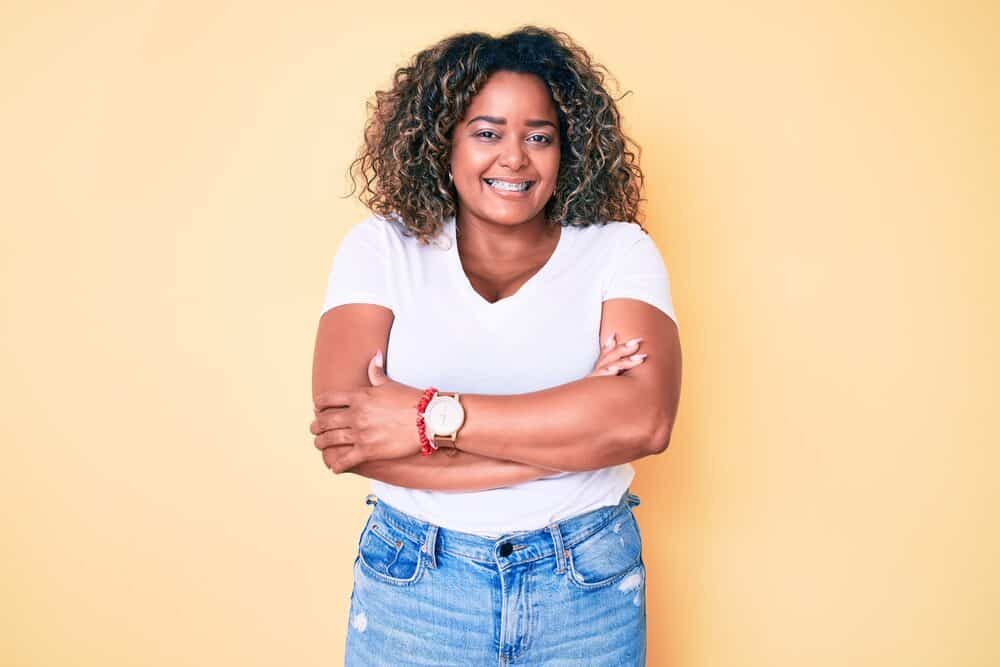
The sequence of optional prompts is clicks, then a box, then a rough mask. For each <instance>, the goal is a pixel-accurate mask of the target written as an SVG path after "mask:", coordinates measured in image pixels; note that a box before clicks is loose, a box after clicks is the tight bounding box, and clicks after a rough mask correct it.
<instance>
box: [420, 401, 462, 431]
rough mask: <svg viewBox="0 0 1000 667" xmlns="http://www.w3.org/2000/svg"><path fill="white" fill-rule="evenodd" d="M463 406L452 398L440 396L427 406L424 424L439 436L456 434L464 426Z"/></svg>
mask: <svg viewBox="0 0 1000 667" xmlns="http://www.w3.org/2000/svg"><path fill="white" fill-rule="evenodd" d="M463 417H464V414H463V412H462V406H461V405H460V404H459V402H458V401H456V400H455V399H454V398H452V397H451V396H439V397H437V398H435V399H434V400H433V401H431V402H430V404H429V405H428V406H427V410H426V412H425V413H424V422H425V423H426V424H427V428H428V429H429V430H431V431H433V432H434V433H436V434H438V435H447V434H450V433H454V432H455V431H456V430H457V429H458V427H459V426H461V425H462V419H463Z"/></svg>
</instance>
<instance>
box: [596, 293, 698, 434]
mask: <svg viewBox="0 0 1000 667" xmlns="http://www.w3.org/2000/svg"><path fill="white" fill-rule="evenodd" d="M611 332H615V334H616V338H617V341H618V343H619V344H620V343H623V342H625V341H627V340H629V339H632V338H642V342H641V343H640V344H639V352H640V353H644V354H646V355H648V356H647V357H646V359H645V361H643V362H642V363H641V364H639V365H638V366H633V367H632V368H629V369H628V370H627V371H626V372H625V373H624V374H623V375H622V376H621V377H622V378H623V379H625V380H626V381H629V382H635V383H637V384H638V385H639V386H640V387H641V390H640V391H639V392H637V395H639V396H641V397H642V399H641V400H645V401H648V402H649V406H650V410H649V414H650V416H651V423H650V425H649V430H650V436H651V439H652V440H653V442H652V443H651V449H652V451H656V452H659V451H662V450H663V449H666V447H667V443H668V442H669V440H670V432H671V431H672V430H673V425H674V419H675V417H676V416H677V405H678V403H679V402H680V390H681V346H680V336H679V334H678V329H677V324H676V323H675V322H674V320H672V319H671V318H669V317H667V315H666V314H665V313H664V312H663V311H662V310H660V309H659V308H656V307H654V306H652V305H650V304H649V303H646V302H645V301H640V300H638V299H633V298H615V299H609V300H607V301H605V302H604V306H603V308H602V310H601V336H600V340H607V338H608V336H610V335H611Z"/></svg>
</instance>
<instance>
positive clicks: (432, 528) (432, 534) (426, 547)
mask: <svg viewBox="0 0 1000 667" xmlns="http://www.w3.org/2000/svg"><path fill="white" fill-rule="evenodd" d="M437 532H438V527H437V526H436V525H435V524H433V523H432V524H430V525H429V526H428V528H427V536H426V537H425V538H424V544H423V546H422V547H420V550H421V551H423V552H424V555H426V556H427V565H428V566H429V567H433V568H436V567H437V558H435V551H437V547H436V543H437Z"/></svg>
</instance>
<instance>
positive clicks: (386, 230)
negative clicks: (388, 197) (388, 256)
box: [341, 214, 407, 252]
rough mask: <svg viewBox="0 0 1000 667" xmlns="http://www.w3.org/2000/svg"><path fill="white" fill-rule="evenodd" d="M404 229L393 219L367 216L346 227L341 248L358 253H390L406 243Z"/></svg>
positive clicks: (374, 215)
mask: <svg viewBox="0 0 1000 667" xmlns="http://www.w3.org/2000/svg"><path fill="white" fill-rule="evenodd" d="M406 238H407V237H406V229H405V227H404V226H403V225H402V223H400V222H399V221H397V220H396V219H394V218H391V217H384V216H381V215H376V214H373V215H369V216H367V217H365V218H363V219H361V220H359V221H357V222H355V223H353V224H351V225H350V226H348V228H347V231H346V232H345V233H344V236H343V237H342V240H341V246H342V247H350V248H352V249H357V251H358V252H364V251H369V252H380V251H381V252H391V251H392V250H393V249H394V248H398V247H400V244H401V243H405V242H406Z"/></svg>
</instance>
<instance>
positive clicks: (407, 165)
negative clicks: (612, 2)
mask: <svg viewBox="0 0 1000 667" xmlns="http://www.w3.org/2000/svg"><path fill="white" fill-rule="evenodd" d="M501 70H503V71H512V72H518V73H524V74H534V75H537V76H538V77H539V78H540V79H541V80H542V81H543V82H544V83H545V84H546V86H547V87H548V89H549V93H550V95H551V97H552V101H553V104H554V106H555V107H556V113H557V116H558V119H559V137H560V163H559V175H558V177H557V181H556V187H555V191H554V192H553V194H552V196H551V197H550V198H549V200H548V202H547V203H546V205H545V211H544V213H545V217H546V219H547V220H548V222H550V223H558V224H562V225H574V226H588V225H592V224H605V223H607V222H610V221H615V220H619V221H628V222H633V221H634V222H635V224H638V225H639V227H640V228H642V224H641V223H640V222H639V220H638V218H639V202H640V201H643V199H642V197H641V190H642V184H643V174H642V171H641V169H640V168H639V164H638V162H639V155H640V153H641V149H640V148H639V146H638V145H637V144H635V142H633V141H632V140H631V139H629V138H628V137H627V136H626V135H625V133H624V132H623V131H622V128H621V116H620V113H619V111H618V108H617V107H616V105H615V99H614V98H612V97H611V96H610V95H609V94H608V92H607V91H606V90H605V87H604V81H605V74H607V75H608V76H611V75H610V72H608V70H607V69H606V68H605V67H604V66H603V65H600V64H598V63H596V62H594V61H593V60H592V59H591V57H590V56H589V55H588V54H587V52H586V51H584V50H583V48H581V47H580V46H578V45H577V44H576V43H575V42H573V40H572V39H570V37H569V36H568V35H566V34H565V33H563V32H560V31H558V30H554V29H543V28H539V27H536V26H522V27H520V28H519V29H517V30H515V31H513V32H510V33H508V34H506V35H504V36H502V37H499V38H497V37H492V36H490V35H488V34H486V33H482V32H469V33H459V34H455V35H452V36H450V37H446V38H445V39H443V40H441V41H439V42H438V43H437V44H434V45H433V46H431V47H430V48H427V49H424V50H423V51H420V52H419V53H417V54H416V55H415V56H414V57H413V58H412V60H411V61H410V62H409V63H408V64H407V65H406V66H404V67H400V68H399V69H397V70H396V72H395V74H394V75H393V79H392V87H391V89H390V90H380V91H376V93H375V100H376V101H375V103H374V104H372V103H371V102H370V101H369V102H368V103H367V108H368V109H369V111H371V112H372V114H371V116H370V117H369V119H368V122H367V124H366V126H365V133H364V144H363V146H362V147H361V149H360V151H359V152H358V156H357V157H356V158H355V160H354V161H353V162H351V166H350V168H349V169H348V173H349V175H350V177H351V181H352V183H353V184H354V188H352V190H351V192H350V193H348V195H346V196H350V195H352V194H354V192H355V190H356V188H357V181H356V179H355V175H354V174H355V171H356V172H357V175H358V176H359V177H361V178H363V179H364V181H365V185H364V189H363V190H362V192H361V193H360V194H359V199H360V200H361V201H362V203H364V204H365V205H366V206H367V207H368V208H369V209H370V210H371V211H373V212H374V213H376V214H378V215H381V216H383V217H387V218H394V219H396V220H398V221H399V222H401V223H402V224H403V226H404V227H405V229H406V230H409V231H408V232H406V233H407V234H408V235H411V236H412V235H416V236H417V237H418V238H419V240H420V242H421V243H424V244H426V243H427V242H428V241H429V240H430V239H431V238H432V237H434V236H436V235H437V233H438V232H439V230H440V227H441V225H442V224H443V223H442V221H443V220H444V219H446V218H448V217H451V216H453V215H456V214H457V206H458V193H457V191H456V190H455V188H454V185H453V184H452V183H451V182H450V180H449V179H448V177H447V173H448V160H449V152H450V146H451V138H450V137H451V133H452V129H453V128H454V126H455V123H457V122H458V121H459V120H460V119H461V118H462V117H463V115H464V114H465V111H466V109H467V108H468V105H469V103H470V102H471V100H472V98H473V97H475V95H476V94H477V93H478V92H479V90H480V89H481V88H482V86H483V85H484V84H485V83H486V80H487V79H488V78H489V76H490V75H491V74H493V73H494V72H497V71H501ZM611 78H612V79H613V78H614V77H611ZM629 144H632V145H633V146H635V148H636V152H632V151H631V150H629ZM643 231H646V230H645V228H643Z"/></svg>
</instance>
